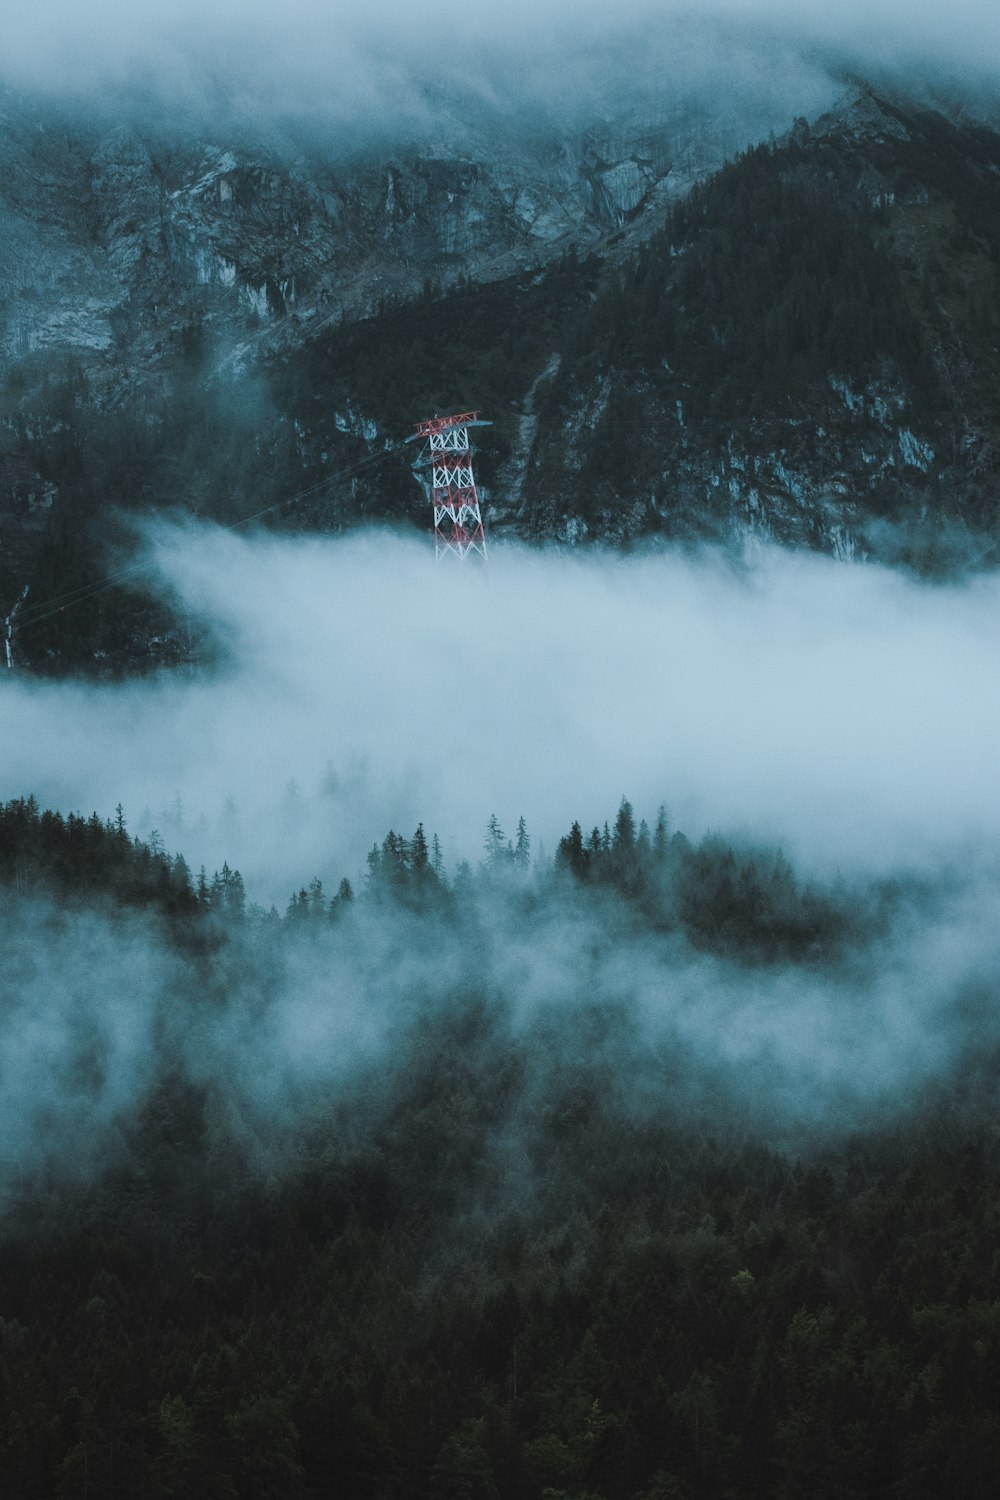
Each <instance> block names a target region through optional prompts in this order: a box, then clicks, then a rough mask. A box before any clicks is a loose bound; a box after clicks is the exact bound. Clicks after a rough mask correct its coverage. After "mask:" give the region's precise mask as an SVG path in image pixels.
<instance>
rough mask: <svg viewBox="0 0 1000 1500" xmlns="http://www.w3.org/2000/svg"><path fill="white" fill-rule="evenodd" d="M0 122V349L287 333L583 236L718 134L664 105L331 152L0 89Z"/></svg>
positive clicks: (677, 181)
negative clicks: (649, 115)
mask: <svg viewBox="0 0 1000 1500" xmlns="http://www.w3.org/2000/svg"><path fill="white" fill-rule="evenodd" d="M0 131H2V139H0V352H2V354H3V355H4V356H5V358H6V359H7V360H8V361H10V360H17V359H22V358H24V357H25V356H28V355H30V354H33V353H36V352H39V351H52V350H64V351H65V350H72V351H74V352H75V353H76V354H77V355H79V356H80V357H82V358H84V359H86V360H88V361H93V360H94V357H95V356H100V355H109V354H111V353H114V352H116V351H120V352H121V354H122V357H123V358H124V359H125V360H126V362H127V363H129V364H131V365H141V364H142V363H144V362H147V363H148V362H153V363H155V358H156V355H157V353H158V348H157V346H158V345H160V346H161V347H162V345H163V342H164V340H165V339H169V338H171V337H175V336H177V334H178V332H179V331H180V330H181V329H183V328H185V327H187V326H188V325H189V324H190V323H191V322H192V321H193V320H196V319H197V320H198V321H199V322H203V321H206V320H207V322H208V323H209V325H210V327H211V328H212V330H213V331H214V332H215V333H216V335H217V336H218V337H219V338H220V339H226V340H229V341H233V340H236V341H239V340H240V339H246V338H249V337H251V336H256V335H258V334H259V333H260V331H261V328H262V327H263V326H264V325H268V324H270V325H272V327H271V332H272V333H273V334H274V336H275V338H276V340H277V341H278V342H280V341H281V340H282V339H283V338H285V339H287V338H291V339H292V340H293V341H294V340H295V339H296V338H297V337H298V336H299V335H300V330H301V325H302V324H304V323H309V322H310V320H315V319H316V318H317V317H323V316H337V317H339V316H342V315H347V316H363V315H367V314H368V313H370V312H371V311H372V310H373V309H375V308H376V307H377V306H378V305H379V303H380V302H381V301H382V300H384V299H386V298H395V297H399V296H405V295H410V294H412V293H414V292H416V291H418V290H419V289H420V288H421V286H422V285H424V283H426V282H427V281H428V280H430V281H432V282H434V283H436V284H439V285H442V286H447V285H449V284H451V283H453V282H455V281H456V280H458V279H459V278H460V277H462V278H471V279H472V280H474V281H483V280H488V279H493V278H496V277H499V276H503V275H507V274H510V273H511V272H512V271H514V270H516V269H518V268H521V267H524V266H531V265H539V264H542V263H544V262H545V261H546V260H548V259H549V258H550V257H551V256H552V255H553V254H557V253H559V251H560V250H561V249H564V248H565V247H566V246H567V245H568V244H570V243H575V244H579V245H581V246H582V247H591V246H596V245H600V243H601V242H602V241H603V240H604V239H606V238H607V236H608V235H610V234H613V233H615V232H618V231H621V230H622V229H623V228H625V227H627V226H629V225H631V224H633V223H634V222H635V221H636V219H637V218H638V217H640V216H641V215H643V213H644V212H645V211H647V210H652V209H655V207H656V206H657V205H660V204H663V203H665V202H666V201H668V200H669V198H670V197H671V195H675V194H677V193H680V192H683V191H685V190H686V189H687V188H688V187H689V186H690V184H691V182H692V181H694V180H696V179H697V178H698V177H699V176H703V175H704V174H705V173H707V172H708V171H710V170H712V169H713V168H714V167H716V166H718V165H719V163H720V162H721V161H722V160H723V159H724V157H725V154H726V152H727V151H728V150H730V149H731V148H732V144H733V132H732V131H731V130H723V129H720V128H719V127H718V126H717V125H712V124H710V123H707V122H702V123H698V122H693V121H691V120H690V119H685V118H675V119H673V120H670V119H660V120H658V121H650V120H642V121H640V122H637V123H635V124H632V125H630V126H622V125H610V124H606V125H601V126H598V127H593V128H590V129H587V130H574V131H567V132H565V133H562V134H559V133H558V132H554V131H553V130H552V128H551V127H546V128H545V132H544V133H543V135H542V136H541V137H531V136H530V135H528V134H527V133H526V132H525V131H524V130H520V131H517V130H513V129H512V128H510V127H508V128H507V130H506V134H504V133H500V134H495V133H490V132H489V131H487V130H484V129H482V128H478V129H477V128H475V127H470V128H469V129H467V130H466V131H464V132H463V133H462V134H461V135H460V137H459V138H458V139H457V140H452V141H449V142H447V143H443V142H441V141H433V140H426V141H422V142H420V141H418V142H414V143H412V144H411V145H410V146H408V147H404V148H399V147H397V148H396V149H394V150H393V151H391V152H389V153H385V154H380V153H378V152H376V151H374V150H373V149H370V150H368V151H367V152H365V153H362V154H355V155H353V156H351V157H344V156H340V157H338V156H332V157H331V156H329V155H327V156H324V155H323V154H321V153H320V152H319V151H318V150H317V149H315V148H303V149H297V150H291V149H289V148H288V147H287V146H286V147H284V148H283V149H282V150H280V151H279V150H276V149H268V148H267V147H265V146H262V145H260V144H255V143H253V142H250V143H248V142H246V141H242V142H236V143H224V144H218V143H212V142H208V141H197V140H191V139H190V138H188V137H186V136H184V135H181V134H179V135H178V137H177V138H175V139H171V138H168V137H166V136H165V135H164V133H163V131H162V129H161V130H160V131H159V132H158V133H157V134H156V135H148V136H145V137H144V136H142V135H140V134H139V133H137V132H136V131H135V130H133V129H127V128H124V127H115V128H112V129H110V130H104V131H98V130H96V129H95V128H93V127H89V128H88V127H87V125H86V124H85V123H80V122H75V123H72V122H70V123H67V122H65V121H59V120H56V119H54V118H53V117H52V116H51V114H47V113H43V112H41V111H39V110H38V109H32V108H30V107H29V106H27V105H25V104H23V103H21V104H19V103H18V102H17V101H16V100H13V99H11V98H9V97H8V98H7V99H6V100H0ZM285 321H288V322H290V323H291V325H292V326H291V327H285V326H284V323H285ZM279 323H281V324H282V327H281V328H277V327H276V326H275V325H277V324H279ZM264 337H265V340H266V339H267V338H268V333H267V332H266V331H265V335H264Z"/></svg>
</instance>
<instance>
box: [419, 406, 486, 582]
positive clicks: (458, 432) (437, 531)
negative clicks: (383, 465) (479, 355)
mask: <svg viewBox="0 0 1000 1500" xmlns="http://www.w3.org/2000/svg"><path fill="white" fill-rule="evenodd" d="M492 426H493V423H492V422H484V421H482V420H481V419H480V416H479V413H478V412H477V411H463V412H460V413H459V414H458V416H455V417H432V418H431V419H430V420H429V421H427V422H418V423H417V429H416V431H415V432H414V433H413V434H412V436H411V437H408V438H407V440H406V441H407V442H408V443H415V442H417V440H418V439H420V438H422V439H423V447H422V448H421V450H420V455H419V457H418V458H417V461H416V463H415V464H414V465H413V472H414V474H415V475H416V476H417V479H418V480H419V482H420V483H421V484H422V485H423V487H424V490H425V491H427V492H428V493H429V496H430V501H431V504H432V506H433V507H434V553H435V556H436V557H437V559H438V561H439V562H440V561H441V558H442V557H448V556H451V555H454V556H455V557H457V558H458V559H459V561H460V562H461V561H464V560H465V558H467V557H468V556H469V554H470V553H472V552H475V553H477V554H478V555H479V556H480V557H482V558H483V559H485V557H486V533H485V532H484V531H483V518H482V514H481V513H480V509H479V491H478V490H477V489H476V480H475V476H474V475H473V472H472V455H473V453H474V451H475V450H474V448H473V447H472V444H471V443H470V442H469V428H470V427H492ZM428 471H429V477H428Z"/></svg>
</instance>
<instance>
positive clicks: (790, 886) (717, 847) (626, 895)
mask: <svg viewBox="0 0 1000 1500" xmlns="http://www.w3.org/2000/svg"><path fill="white" fill-rule="evenodd" d="M531 850H532V840H531V835H530V833H529V831H528V828H527V824H526V823H525V820H524V818H523V817H522V818H520V819H519V820H518V824H517V828H516V831H515V833H514V834H513V835H512V836H511V837H510V838H508V837H507V835H506V834H505V833H504V830H503V828H502V827H501V824H500V821H499V819H498V818H497V817H496V815H495V814H494V815H492V816H491V818H490V820H489V823H488V824H487V827H486V830H485V834H484V840H483V858H482V860H481V861H480V862H479V864H478V866H477V867H473V866H472V865H471V864H470V863H468V862H467V861H462V862H460V863H459V865H458V867H457V868H456V869H455V870H454V871H453V872H452V874H451V876H449V873H448V870H447V868H446V863H445V859H444V855H443V852H442V848H441V843H440V840H439V839H438V836H437V834H432V835H431V837H430V839H428V837H427V835H426V833H425V831H424V825H423V824H422V823H421V824H419V825H418V827H417V828H416V830H415V832H414V834H413V835H412V837H411V838H406V837H404V836H403V835H402V834H398V833H395V832H394V831H391V830H390V832H389V833H388V834H386V836H385V838H384V839H383V840H382V842H381V844H375V845H373V847H372V849H371V850H370V851H369V853H368V855H367V859H366V865H365V872H364V877H363V880H362V883H361V886H360V888H359V889H358V890H355V886H354V884H353V883H352V881H351V878H350V876H349V875H345V876H344V877H343V879H342V880H341V881H340V884H339V886H338V888H337V890H336V891H335V892H334V893H333V894H332V895H328V893H327V892H326V891H325V890H324V887H323V882H322V880H320V879H319V878H318V877H315V878H313V879H312V880H311V881H310V882H309V883H308V884H307V885H303V886H301V887H300V888H299V889H298V890H297V891H294V892H293V893H292V895H291V897H290V900H289V902H288V905H287V908H286V910H285V913H284V918H285V924H284V925H285V926H286V927H287V928H296V927H298V926H300V925H301V924H302V923H303V922H313V921H322V922H327V921H336V920H338V919H339V918H340V917H341V916H343V915H344V914H345V913H346V912H347V911H348V910H349V909H350V908H351V907H352V905H353V904H354V903H355V901H356V900H360V902H361V903H362V905H365V903H368V904H370V905H377V906H390V907H393V906H395V907H398V908H400V909H401V910H409V911H415V912H423V913H424V914H426V915H428V916H434V917H436V918H439V919H441V920H443V921H446V922H447V921H454V920H457V919H458V918H459V917H460V914H461V912H462V909H463V904H464V903H465V902H466V901H467V900H468V899H471V898H473V897H475V896H476V895H477V894H478V895H482V896H484V897H486V898H488V897H489V892H490V888H491V885H492V884H495V883H496V882H497V881H498V880H504V881H506V882H507V884H508V887H509V889H511V890H512V891H513V892H515V893H516V892H517V891H518V890H520V891H521V894H522V895H523V896H524V898H525V899H526V900H529V901H530V902H531V903H534V902H537V901H539V900H544V899H546V898H548V899H551V900H559V899H561V898H562V896H563V894H564V893H565V890H566V882H567V880H570V881H572V883H573V884H574V885H575V886H576V887H578V888H579V899H580V900H586V899H588V897H589V896H591V895H593V896H594V897H595V898H597V897H601V896H603V897H607V898H616V899H621V900H622V901H623V902H624V903H625V904H626V908H627V910H628V911H629V912H630V914H631V917H632V919H633V920H634V921H635V923H636V925H637V926H641V927H643V928H644V929H646V930H649V931H652V932H659V933H666V932H677V933H680V934H683V936H684V937H685V938H686V939H687V940H688V941H689V942H690V943H691V944H692V945H693V946H694V947H696V948H698V949H701V950H703V951H706V952H713V953H717V954H722V955H726V956H730V957H733V958H735V959H737V960H740V961H742V962H745V963H751V962H760V961H765V962H778V961H786V960H787V961H792V962H799V961H812V960H829V959H831V958H833V957H835V956H836V955H837V953H838V951H839V949H840V947H841V946H842V945H843V944H844V943H846V942H849V941H853V942H855V943H860V942H863V941H865V940H867V939H868V938H869V937H870V936H871V934H872V931H873V923H875V922H877V920H879V919H880V914H881V916H884V915H885V907H886V905H887V903H890V902H891V899H892V892H891V891H890V890H888V889H886V890H885V891H882V892H877V891H876V892H869V893H867V894H866V895H865V896H864V898H861V897H858V896H854V897H853V898H851V897H849V896H848V895H847V894H846V893H845V892H842V891H841V892H838V893H836V894H833V893H830V892H824V891H820V890H817V889H816V888H814V887H813V886H811V885H810V884H808V883H805V884H803V883H802V882H801V881H799V879H798V878H797V877H796V874H795V872H794V870H793V868H792V866H791V864H790V863H789V861H788V860H787V859H785V858H784V856H782V855H781V854H780V853H773V852H767V851H759V850H753V851H738V850H736V849H734V848H733V847H732V846H731V845H730V844H728V843H727V842H726V841H725V840H723V839H721V838H719V837H718V836H716V835H709V836H706V837H705V838H703V839H702V840H700V841H699V842H698V843H697V844H693V843H692V842H691V841H690V840H689V839H688V838H687V837H686V836H685V835H684V834H683V833H681V832H672V833H671V832H670V831H669V830H668V826H667V817H666V811H665V809H662V808H661V809H660V812H659V815H658V817H657V819H656V822H655V825H654V827H653V829H652V830H650V828H649V826H648V825H647V823H646V822H645V820H642V821H640V822H639V823H638V824H637V823H636V819H635V814H634V811H633V808H632V805H631V803H629V802H628V801H627V800H626V799H624V798H623V799H622V802H621V805H620V807H619V809H618V813H617V814H616V816H615V819H614V824H613V826H611V827H609V825H608V823H607V822H605V824H604V825H603V828H597V827H595V828H594V829H593V830H592V831H591V833H590V834H589V835H588V836H587V837H584V835H583V832H582V830H581V827H580V824H579V823H578V822H574V824H573V826H572V828H571V829H570V831H569V832H568V833H567V834H566V835H565V836H564V837H563V838H561V839H560V840H559V843H558V845H557V848H556V852H555V857H554V859H553V860H552V861H551V862H550V861H544V862H538V861H533V860H532V854H531ZM529 875H531V876H532V880H531V882H530V890H529V881H528V876H529ZM3 886H5V887H6V888H7V891H8V894H11V893H12V894H14V895H29V894H39V893H45V892H51V893H56V894H58V895H59V896H60V897H61V898H63V899H65V898H67V897H68V898H70V899H75V900H82V901H88V900H91V899H94V898H96V897H98V896H100V897H107V898H110V899H112V900H114V901H119V902H121V903H123V904H125V905H128V906H139V907H142V906H145V907H155V908H156V909H157V910H158V911H160V912H162V913H164V914H165V915H167V916H169V917H171V918H184V919H186V920H187V921H188V922H189V923H190V922H195V923H197V922H198V921H199V920H200V919H209V918H210V919H211V921H212V923H213V925H214V926H216V927H218V926H219V925H220V924H222V925H223V926H227V927H230V928H236V927H239V926H241V925H243V924H245V923H247V922H250V923H252V924H256V925H258V926H259V925H261V924H263V925H264V926H269V927H273V926H274V924H276V923H278V922H279V914H278V913H277V912H276V911H275V910H274V908H273V907H272V908H271V909H270V910H269V911H265V910H264V908H262V907H260V906H258V905H256V904H250V905H248V900H247V893H246V891H245V889H244V884H243V879H242V876H241V875H240V872H239V871H238V870H231V869H230V867H229V865H228V864H223V867H222V869H221V871H216V872H215V873H214V874H213V876H212V877H211V878H209V877H207V875H206V872H205V871H204V869H202V870H201V871H200V872H199V873H198V875H197V877H193V876H192V873H191V871H190V869H189V868H188V865H187V862H186V861H185V859H184V856H183V855H182V854H179V853H178V854H174V855H170V854H169V853H167V852H166V851H165V849H164V848H163V841H162V838H161V836H160V835H159V833H158V832H156V831H154V832H153V833H152V834H151V835H150V837H149V838H148V839H147V840H145V841H144V840H142V839H140V838H138V837H135V838H133V837H130V835H129V833H128V830H127V828H126V824H125V817H124V813H123V811H122V809H121V807H119V808H118V811H117V814H116V817H115V818H114V819H106V820H103V821H102V820H101V818H99V817H98V815H97V814H96V813H93V814H91V816H90V817H89V818H83V817H81V816H79V815H76V814H73V813H70V814H69V815H68V816H65V817H64V816H63V815H62V814H60V813H54V812H50V811H42V810H40V809H39V807H38V804H37V802H36V801H35V799H34V798H33V797H28V798H21V799H15V800H13V801H11V802H8V803H6V804H2V805H0V887H3Z"/></svg>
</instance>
